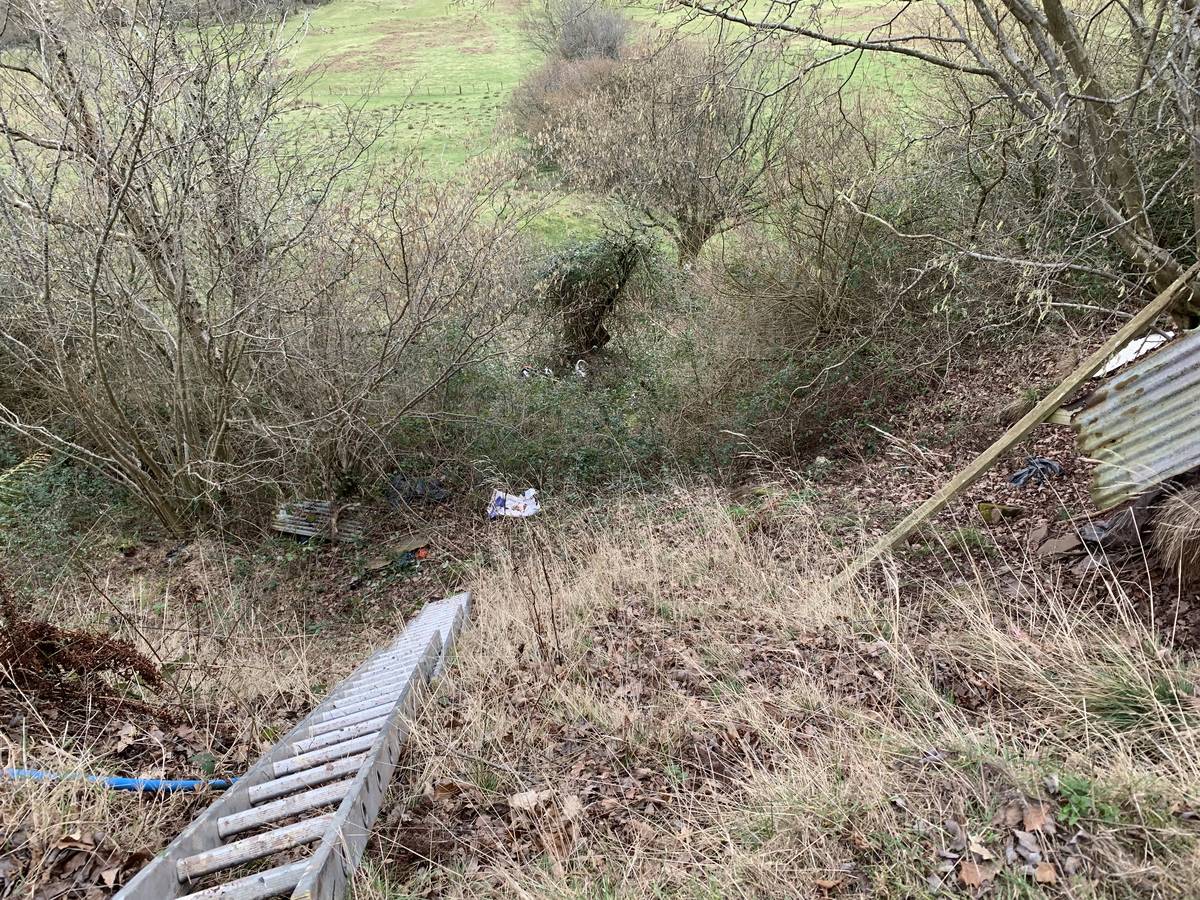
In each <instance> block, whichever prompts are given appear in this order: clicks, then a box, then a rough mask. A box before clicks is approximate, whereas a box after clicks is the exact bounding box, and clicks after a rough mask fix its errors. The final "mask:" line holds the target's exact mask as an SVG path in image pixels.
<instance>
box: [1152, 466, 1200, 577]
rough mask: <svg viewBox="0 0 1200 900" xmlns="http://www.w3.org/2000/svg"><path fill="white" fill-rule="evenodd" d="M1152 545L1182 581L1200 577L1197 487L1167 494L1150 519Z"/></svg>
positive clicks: (1199, 509)
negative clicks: (1152, 520) (1155, 513)
mask: <svg viewBox="0 0 1200 900" xmlns="http://www.w3.org/2000/svg"><path fill="white" fill-rule="evenodd" d="M1154 548H1155V549H1156V550H1157V551H1158V553H1159V556H1160V557H1161V559H1162V560H1163V562H1164V563H1165V564H1166V565H1167V566H1168V567H1169V568H1170V569H1172V570H1173V571H1174V572H1176V573H1177V574H1178V576H1179V580H1180V581H1181V582H1183V583H1184V584H1195V583H1196V582H1197V581H1198V580H1200V488H1194V487H1193V488H1186V489H1184V490H1181V491H1177V492H1175V493H1173V494H1171V495H1170V497H1168V498H1167V500H1166V501H1165V502H1164V503H1163V504H1162V506H1161V507H1160V508H1159V510H1158V514H1157V515H1156V516H1155V520H1154Z"/></svg>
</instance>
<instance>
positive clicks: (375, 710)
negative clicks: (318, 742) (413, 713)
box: [308, 700, 396, 737]
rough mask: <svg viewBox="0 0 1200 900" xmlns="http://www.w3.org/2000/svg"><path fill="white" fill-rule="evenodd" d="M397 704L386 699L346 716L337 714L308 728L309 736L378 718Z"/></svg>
mask: <svg viewBox="0 0 1200 900" xmlns="http://www.w3.org/2000/svg"><path fill="white" fill-rule="evenodd" d="M395 705H396V701H395V700H386V701H384V702H383V703H380V704H379V705H377V706H368V707H367V708H366V709H360V710H359V711H358V712H352V713H346V715H344V716H335V717H334V718H332V719H326V720H325V721H323V722H316V723H315V724H313V725H312V726H311V727H310V728H309V729H308V735H309V737H316V736H317V735H318V734H326V733H328V732H330V731H337V730H338V729H339V728H345V727H346V726H347V725H357V724H358V723H359V722H366V721H367V720H368V719H377V718H379V717H380V716H386V715H387V714H388V713H389V712H391V711H392V707H393V706H395Z"/></svg>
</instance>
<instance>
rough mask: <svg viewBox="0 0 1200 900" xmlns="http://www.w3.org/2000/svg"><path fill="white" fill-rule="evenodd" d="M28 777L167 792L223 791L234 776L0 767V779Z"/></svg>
mask: <svg viewBox="0 0 1200 900" xmlns="http://www.w3.org/2000/svg"><path fill="white" fill-rule="evenodd" d="M9 778H13V779H29V780H32V781H59V780H62V779H73V778H82V779H83V780H84V781H88V782H91V783H92V784H102V785H104V786H105V787H110V788H112V789H113V790H116V791H153V792H158V793H162V794H169V793H172V792H174V791H200V790H204V789H206V788H207V789H208V790H213V791H223V790H226V789H228V788H229V787H232V785H233V783H234V782H235V781H237V779H236V778H230V779H226V778H215V779H213V780H212V781H205V780H203V779H196V778H184V779H179V780H174V781H172V780H169V779H165V778H119V777H117V776H113V775H60V774H58V773H57V772H43V771H42V770H41V769H0V780H3V779H9Z"/></svg>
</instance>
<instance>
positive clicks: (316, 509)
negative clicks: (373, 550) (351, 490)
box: [271, 500, 363, 542]
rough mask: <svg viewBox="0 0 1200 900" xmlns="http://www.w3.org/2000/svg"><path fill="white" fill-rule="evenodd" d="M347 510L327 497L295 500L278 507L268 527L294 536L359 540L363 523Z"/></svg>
mask: <svg viewBox="0 0 1200 900" xmlns="http://www.w3.org/2000/svg"><path fill="white" fill-rule="evenodd" d="M355 505H357V504H355ZM349 511H350V508H349V507H340V508H339V507H336V506H334V504H332V503H330V502H329V501H328V500H297V501H294V502H292V503H287V504H285V505H283V506H281V507H280V508H279V510H278V511H277V512H276V513H275V521H274V522H272V523H271V527H272V528H274V529H275V530H276V531H282V532H284V533H285V534H294V535H296V536H297V537H304V538H314V537H316V538H329V539H331V540H335V541H350V542H359V541H362V539H363V524H362V522H361V521H359V520H358V519H356V518H353V517H352V516H349V515H347V513H348V512H349Z"/></svg>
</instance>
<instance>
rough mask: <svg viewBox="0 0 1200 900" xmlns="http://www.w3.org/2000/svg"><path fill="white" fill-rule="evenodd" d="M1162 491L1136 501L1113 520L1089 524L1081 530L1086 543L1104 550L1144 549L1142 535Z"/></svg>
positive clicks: (1146, 495) (1152, 492) (1102, 520)
mask: <svg viewBox="0 0 1200 900" xmlns="http://www.w3.org/2000/svg"><path fill="white" fill-rule="evenodd" d="M1161 493H1162V492H1161V491H1151V492H1149V493H1145V494H1142V495H1141V496H1140V497H1138V498H1136V499H1135V500H1134V501H1133V502H1132V503H1131V504H1129V506H1127V507H1125V508H1124V509H1123V510H1121V511H1120V512H1118V513H1117V514H1116V515H1115V516H1113V517H1112V518H1110V519H1101V520H1099V521H1095V522H1088V523H1087V524H1086V525H1084V526H1082V527H1081V528H1080V529H1079V536H1080V537H1081V538H1083V540H1084V542H1085V543H1088V544H1093V545H1095V546H1097V547H1099V548H1100V549H1101V550H1104V551H1113V550H1134V549H1140V548H1142V547H1144V546H1145V544H1146V542H1145V541H1144V540H1143V538H1142V535H1143V533H1144V532H1145V530H1146V529H1147V527H1148V526H1149V525H1150V520H1151V519H1152V518H1153V516H1154V508H1155V504H1156V502H1157V501H1158V498H1159V496H1160V495H1161Z"/></svg>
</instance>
